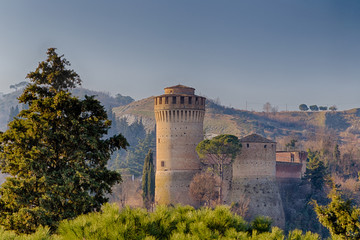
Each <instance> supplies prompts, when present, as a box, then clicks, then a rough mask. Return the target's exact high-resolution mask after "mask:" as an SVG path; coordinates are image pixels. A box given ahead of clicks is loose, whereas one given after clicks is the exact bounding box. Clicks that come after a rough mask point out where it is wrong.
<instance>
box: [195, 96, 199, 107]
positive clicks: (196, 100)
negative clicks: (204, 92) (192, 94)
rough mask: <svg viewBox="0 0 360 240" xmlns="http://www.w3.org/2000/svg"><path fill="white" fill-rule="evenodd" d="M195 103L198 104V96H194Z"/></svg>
mask: <svg viewBox="0 0 360 240" xmlns="http://www.w3.org/2000/svg"><path fill="white" fill-rule="evenodd" d="M195 104H196V105H198V104H199V98H198V97H196V98H195Z"/></svg>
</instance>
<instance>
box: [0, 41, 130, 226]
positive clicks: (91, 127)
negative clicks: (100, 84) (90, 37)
mask: <svg viewBox="0 0 360 240" xmlns="http://www.w3.org/2000/svg"><path fill="white" fill-rule="evenodd" d="M47 55H48V58H47V60H46V61H43V62H41V63H39V66H38V68H37V69H36V70H35V71H34V72H31V73H29V74H28V75H27V78H28V79H30V81H31V82H30V83H29V84H28V85H27V86H26V88H25V89H24V91H23V93H22V95H21V96H20V97H19V101H20V103H23V104H27V105H28V109H26V110H22V111H21V112H20V114H19V117H18V118H15V119H14V120H13V121H12V122H11V123H10V124H9V130H7V131H6V132H4V133H1V132H0V159H1V161H0V166H1V171H2V172H3V173H6V174H10V175H11V177H9V178H8V179H7V180H6V182H5V183H4V184H2V186H1V188H0V196H1V198H0V224H1V225H3V226H4V227H5V228H6V229H11V230H15V231H17V232H18V233H19V232H24V233H30V232H33V231H35V229H36V228H37V227H38V226H40V225H43V226H50V227H51V228H52V229H54V228H56V226H57V223H58V222H59V221H61V220H63V219H69V218H70V219H71V218H74V217H76V216H77V215H80V214H83V213H88V212H91V211H94V210H100V207H101V205H102V204H103V203H105V202H106V201H107V198H106V194H108V193H110V192H111V186H112V185H113V184H115V183H117V182H119V181H121V177H120V175H119V174H118V173H117V172H115V171H110V170H108V169H107V168H106V164H107V161H108V159H109V158H110V155H111V153H112V152H113V151H115V150H117V149H119V148H125V147H126V146H127V145H128V143H127V141H126V139H125V138H124V137H123V136H122V135H121V134H119V135H116V136H113V137H111V138H109V139H104V138H103V136H104V135H106V134H107V131H108V129H109V127H110V125H111V121H109V120H108V118H107V114H106V110H105V109H104V107H103V106H102V105H101V104H100V102H99V101H97V100H96V99H94V98H93V97H89V96H85V98H84V99H83V100H80V99H78V98H76V97H73V96H71V93H70V92H69V90H71V89H72V88H74V87H76V86H77V85H79V84H80V83H81V80H80V78H79V75H78V74H77V73H76V72H75V71H74V70H69V69H67V66H70V63H69V62H68V61H67V60H66V59H65V58H63V56H58V54H57V53H56V52H55V49H54V48H50V49H48V52H47Z"/></svg>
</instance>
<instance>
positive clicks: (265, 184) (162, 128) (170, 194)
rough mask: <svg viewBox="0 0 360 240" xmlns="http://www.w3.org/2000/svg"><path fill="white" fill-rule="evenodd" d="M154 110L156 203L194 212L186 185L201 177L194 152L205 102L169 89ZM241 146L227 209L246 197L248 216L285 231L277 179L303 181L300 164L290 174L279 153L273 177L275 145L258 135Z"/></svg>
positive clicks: (184, 90)
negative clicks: (262, 218) (189, 207)
mask: <svg viewBox="0 0 360 240" xmlns="http://www.w3.org/2000/svg"><path fill="white" fill-rule="evenodd" d="M154 110H155V111H154V112H155V119H156V125H157V127H156V176H155V202H156V203H157V204H176V203H181V204H189V205H193V206H197V204H198V203H197V202H196V201H194V200H193V199H192V198H191V197H190V195H189V185H190V182H191V181H192V179H193V177H194V175H195V174H196V173H198V172H200V171H201V162H200V160H199V157H198V155H197V153H196V150H195V148H196V146H197V145H198V143H199V142H201V141H202V140H203V139H204V133H203V120H204V116H205V98H204V97H201V96H197V95H195V89H194V88H191V87H186V86H183V85H177V86H173V87H167V88H165V94H163V95H161V96H157V97H155V98H154ZM240 142H241V144H242V149H241V152H240V154H239V155H238V156H237V157H236V159H235V160H234V161H233V163H232V164H231V165H230V167H229V168H228V170H227V171H226V173H225V180H226V181H225V185H226V186H225V187H226V189H225V190H226V191H224V195H225V196H224V200H225V203H227V204H231V203H232V202H237V201H239V199H240V198H241V197H246V198H248V199H249V200H250V201H249V215H251V216H257V215H264V216H269V217H271V218H272V219H273V222H274V224H275V225H277V226H280V227H283V226H284V225H285V217H284V210H283V206H282V200H281V197H280V192H279V188H278V185H277V182H276V177H277V175H279V176H282V177H284V178H286V177H289V178H292V177H294V176H295V178H296V177H297V176H298V175H299V176H300V177H301V171H302V170H303V165H304V164H303V162H302V160H303V158H301V157H300V158H301V159H300V158H299V159H297V160H298V161H297V162H296V163H297V164H298V166H295V168H294V166H293V165H292V164H291V161H292V158H291V160H289V161H288V156H287V155H286V153H282V154H280V153H279V154H280V155H281V156H282V158H281V159H282V161H281V164H280V165H279V166H280V167H281V168H279V169H281V171H282V172H280V171H278V172H277V167H278V166H277V161H276V156H277V153H276V142H273V141H271V140H269V139H266V138H264V137H262V136H259V135H257V134H252V135H249V136H246V137H244V138H241V139H240ZM280 155H279V156H280ZM295 155H296V153H292V154H290V155H289V156H290V157H291V156H293V157H294V156H295ZM300 160H301V161H300ZM289 162H290V163H289ZM289 168H290V169H292V170H293V171H297V172H296V174H297V175H296V174H295V175H294V174H290V175H286V171H287V170H288V169H289ZM298 172H300V173H298Z"/></svg>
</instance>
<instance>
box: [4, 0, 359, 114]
mask: <svg viewBox="0 0 360 240" xmlns="http://www.w3.org/2000/svg"><path fill="white" fill-rule="evenodd" d="M49 47H56V48H58V53H61V54H64V55H65V57H66V58H67V59H68V60H69V61H70V62H71V63H72V68H73V69H75V71H76V72H78V73H79V74H80V76H81V78H82V80H83V86H84V87H86V88H89V89H92V90H101V91H105V92H111V93H112V94H116V93H121V94H123V95H130V96H132V97H133V98H135V99H141V98H145V97H148V96H152V95H159V94H162V93H163V88H164V87H167V86H171V85H176V84H179V83H181V84H184V85H188V86H191V87H194V88H196V90H197V93H200V94H202V95H205V96H206V97H209V98H219V99H220V101H221V103H222V104H224V105H227V106H229V105H231V106H233V107H237V108H241V109H244V108H245V104H246V102H248V109H255V110H262V106H263V104H264V103H265V102H267V101H269V102H270V103H272V104H273V105H276V106H278V107H279V110H285V106H286V104H287V106H288V109H297V106H298V105H299V104H301V103H306V104H309V105H310V104H318V105H328V106H329V105H333V104H335V105H337V106H338V107H339V108H340V109H348V108H353V107H360V94H359V90H360V1H358V0H346V1H343V0H337V1H332V0H283V1H280V0H271V1H270V0H243V1H242V0H236V1H235V0H234V1H232V0H223V1H220V0H218V1H212V0H202V1H199V0H178V1H174V0H163V1H160V0H143V1H140V0H128V1H119V0H118V1H115V0H114V1H106V0H105V1H95V0H94V1H89V0H82V1H81V0H76V1H70V0H62V1H49V0H3V1H1V5H0V92H9V90H10V89H9V86H10V85H11V84H14V83H17V82H20V81H23V80H24V78H25V76H26V74H27V73H28V72H30V71H32V70H34V69H35V68H36V66H37V64H38V62H39V61H42V60H44V59H45V57H46V54H45V53H46V49H47V48H49Z"/></svg>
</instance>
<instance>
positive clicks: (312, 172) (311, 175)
mask: <svg viewBox="0 0 360 240" xmlns="http://www.w3.org/2000/svg"><path fill="white" fill-rule="evenodd" d="M308 160H309V161H308V163H307V165H306V171H305V179H307V180H308V181H309V182H310V184H311V189H312V191H313V193H315V192H321V191H322V189H323V187H324V185H325V182H326V180H327V179H328V174H327V171H326V170H327V169H326V167H325V164H324V162H323V161H321V160H320V153H319V152H318V151H315V152H313V151H311V150H308Z"/></svg>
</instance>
